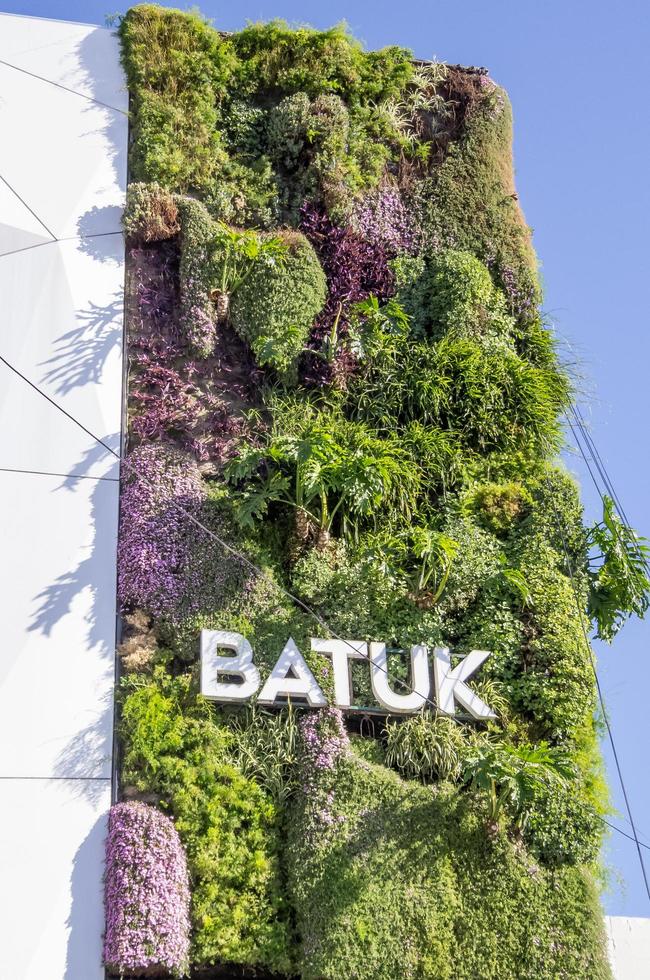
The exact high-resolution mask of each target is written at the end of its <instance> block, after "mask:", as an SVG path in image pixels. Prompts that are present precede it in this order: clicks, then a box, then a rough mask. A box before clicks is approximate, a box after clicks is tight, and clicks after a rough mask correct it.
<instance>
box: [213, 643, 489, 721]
mask: <svg viewBox="0 0 650 980" xmlns="http://www.w3.org/2000/svg"><path fill="white" fill-rule="evenodd" d="M311 649H312V651H314V652H315V653H319V654H322V655H323V656H325V657H328V658H329V659H331V662H332V673H333V679H334V704H335V705H336V706H337V707H339V708H342V709H344V710H345V709H348V710H354V708H353V704H352V698H353V690H352V679H351V676H350V662H351V661H352V660H365V661H367V662H368V666H369V670H370V681H371V684H372V690H373V694H374V696H375V698H376V699H377V701H378V703H379V704H380V705H381V707H382V708H383V709H384V710H385V711H386V712H388V713H389V714H414V713H415V712H417V711H420V709H421V708H423V707H424V705H425V704H427V703H428V702H429V701H430V700H431V699H435V703H436V707H437V709H438V711H440V712H441V713H442V714H445V715H453V714H455V713H456V707H457V706H459V707H460V708H461V709H463V710H464V711H466V712H467V713H468V714H470V715H471V716H472V717H473V718H476V719H478V720H481V721H485V720H487V719H489V718H495V717H496V715H495V713H494V712H493V711H492V709H491V708H490V707H489V705H487V704H485V702H484V701H482V700H481V699H480V698H479V697H478V695H477V694H475V693H474V691H473V690H472V689H471V687H469V685H468V684H467V680H468V679H469V678H470V677H471V675H472V674H474V673H475V672H476V670H478V668H479V667H480V666H481V664H482V663H483V662H484V661H485V660H486V659H487V657H489V656H490V654H489V652H488V651H487V650H472V651H471V653H468V654H467V655H466V656H464V657H463V658H462V659H461V660H460V662H459V663H457V664H456V666H454V667H452V664H451V653H450V651H449V648H448V647H434V648H433V649H429V647H427V646H425V645H424V644H418V645H417V646H413V647H411V671H410V676H411V687H412V690H410V691H409V692H408V693H406V694H399V693H397V692H395V691H394V690H393V689H392V687H391V682H390V678H389V675H388V661H387V651H386V644H385V643H366V642H365V641H363V640H319V639H315V638H314V639H312V640H311ZM432 678H433V680H432ZM260 688H261V690H260ZM258 692H259V693H258ZM201 694H203V695H204V697H206V698H209V699H210V700H212V701H219V702H224V703H229V704H241V703H243V702H246V701H248V700H249V699H250V698H253V697H255V696H256V695H257V702H258V704H264V705H279V704H281V703H283V702H285V701H286V700H287V699H291V700H293V701H300V702H301V703H304V704H307V705H309V706H310V707H312V708H320V707H324V706H325V705H326V704H328V699H327V698H326V696H325V694H324V693H323V690H322V689H321V687H320V685H319V684H318V681H317V680H316V678H315V677H314V675H313V673H312V671H311V670H310V668H309V666H308V664H307V662H306V661H305V658H304V657H303V655H302V654H301V652H300V650H299V649H298V647H297V646H296V644H295V642H294V641H293V639H291V637H290V638H289V639H288V641H287V643H286V644H285V647H284V649H283V650H282V653H281V654H280V656H279V657H278V659H277V661H276V663H275V666H274V667H273V670H272V671H271V673H270V674H269V676H268V677H267V678H266V680H265V682H264V684H263V685H262V679H261V677H260V672H259V670H258V669H257V667H256V666H255V663H254V661H253V648H252V647H251V644H250V643H249V641H248V640H247V639H246V638H245V637H244V636H242V635H241V633H231V632H229V631H227V630H202V631H201Z"/></svg>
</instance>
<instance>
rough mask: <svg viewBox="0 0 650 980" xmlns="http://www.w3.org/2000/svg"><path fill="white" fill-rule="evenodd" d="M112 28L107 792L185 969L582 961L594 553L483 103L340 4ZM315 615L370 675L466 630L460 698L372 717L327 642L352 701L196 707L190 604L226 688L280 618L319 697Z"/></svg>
mask: <svg viewBox="0 0 650 980" xmlns="http://www.w3.org/2000/svg"><path fill="white" fill-rule="evenodd" d="M119 33H120V37H121V43H122V52H123V61H124V67H125V70H126V74H127V79H128V84H129V90H130V95H131V143H130V178H131V184H130V188H129V196H128V203H127V210H126V214H125V230H126V233H127V240H128V245H129V279H128V309H129V404H128V407H129V438H128V450H129V455H128V458H127V460H126V463H125V465H124V468H123V481H124V482H123V490H122V510H121V539H120V553H119V598H120V602H121V605H122V609H123V614H124V634H123V639H122V643H121V646H120V649H119V654H120V660H121V669H122V680H121V685H120V722H119V731H120V738H121V750H120V760H121V762H120V765H121V770H120V786H121V794H122V798H123V799H126V800H128V799H137V800H142V801H145V802H148V803H151V804H154V805H155V806H157V807H159V808H160V809H162V810H163V811H164V812H165V813H166V814H168V815H169V816H171V817H172V818H173V821H174V823H175V826H176V829H177V831H178V834H179V836H180V840H181V841H182V844H183V846H184V848H185V851H186V854H187V860H188V866H189V873H190V881H191V893H192V895H191V920H192V934H191V960H192V963H193V966H194V968H195V969H196V970H198V971H199V974H200V975H202V976H210V975H214V976H233V975H237V976H247V975H249V972H250V976H265V975H267V974H273V975H283V976H296V977H303V978H312V980H316V978H319V980H325V978H327V980H343V978H345V980H348V978H355V980H362V978H363V980H366V978H367V980H371V978H372V980H388V978H407V977H411V978H431V980H433V978H452V977H453V978H455V980H497V978H498V980H510V978H512V980H514V978H518V980H522V978H531V980H532V978H535V980H544V978H547V980H559V978H567V980H568V978H575V980H584V978H586V977H589V978H590V980H597V978H603V980H604V978H607V977H609V976H610V973H609V967H608V965H607V959H606V955H605V947H604V938H603V926H602V916H601V911H600V907H599V902H598V895H597V889H596V886H595V881H596V880H597V878H598V875H599V872H598V866H597V860H598V852H599V847H600V843H601V835H602V826H603V825H602V819H601V817H602V814H603V813H604V812H605V808H606V793H605V792H604V787H603V781H602V777H601V764H600V759H599V755H598V750H597V735H596V729H595V722H594V712H595V692H594V676H593V671H592V667H591V664H590V653H589V650H588V647H587V645H586V643H585V634H584V632H583V631H584V628H585V626H587V627H589V621H588V612H589V613H590V614H593V615H594V616H596V618H597V612H594V608H595V607H594V603H593V597H592V593H593V585H594V575H593V571H591V572H590V568H591V566H590V565H589V562H588V547H589V541H590V539H589V534H588V532H587V531H586V529H585V528H584V527H583V524H582V515H581V506H580V501H579V497H578V492H577V489H576V486H575V484H574V482H573V480H572V479H571V477H570V476H569V475H568V473H567V472H566V471H565V469H564V468H563V467H562V465H561V463H560V462H559V459H558V453H559V451H560V449H561V446H562V431H561V425H560V416H561V414H562V412H563V409H564V408H565V406H566V404H567V402H568V399H569V398H570V395H571V390H570V389H571V386H570V380H569V378H568V377H567V375H566V373H565V371H564V370H563V368H562V366H561V364H560V362H559V360H558V355H557V352H556V349H555V342H554V337H553V335H552V333H551V332H549V331H548V330H547V329H546V328H545V326H544V323H543V321H542V318H541V314H540V309H539V304H540V300H541V296H540V290H539V283H538V279H537V271H536V261H535V256H534V254H533V251H532V248H531V244H530V235H529V231H528V229H527V227H526V225H525V223H524V221H523V219H522V215H521V212H520V210H519V206H518V203H517V198H516V194H515V193H514V188H513V182H512V159H511V111H510V105H509V102H508V99H507V96H506V94H505V93H504V91H503V90H502V89H500V88H499V87H498V86H497V85H496V84H495V83H494V82H493V81H492V80H491V79H490V77H489V76H488V75H487V74H486V73H485V72H484V70H482V69H471V68H460V67H457V66H447V65H443V64H437V63H431V64H430V63H421V62H417V61H414V60H413V58H412V55H411V53H410V52H408V51H406V50H403V49H401V48H397V47H389V48H385V49H383V50H381V51H376V52H366V51H365V50H364V49H363V48H362V46H361V45H360V44H358V43H357V42H356V41H355V40H354V38H352V37H351V36H350V34H349V33H348V32H347V30H346V29H345V28H344V27H335V28H332V29H331V30H328V31H323V32H319V31H315V30H311V29H308V28H299V29H290V28H289V27H287V25H285V24H283V23H280V22H272V23H269V24H255V25H251V26H249V27H247V28H245V29H244V30H243V31H241V32H239V33H237V34H233V35H221V34H219V33H218V32H217V31H216V30H215V29H214V28H213V27H212V26H211V25H210V24H208V23H207V22H205V21H204V20H203V19H201V17H200V16H198V15H195V14H186V13H180V12H178V11H173V10H167V9H162V8H159V7H156V6H152V5H143V6H138V7H134V8H133V9H132V10H130V11H129V12H128V13H127V14H126V15H125V17H124V18H123V19H122V20H121V23H120V26H119ZM240 556H244V557H245V559H247V561H242V559H241V557H240ZM601 572H602V569H601ZM600 584H601V586H602V588H601V592H600V596H601V600H603V597H605V596H606V592H607V589H606V583H605V584H604V582H603V580H602V574H601V583H600ZM610 591H611V589H610ZM612 603H613V604H614V605H615V602H614V599H613V598H612V599H611V602H610V606H611V605H612ZM309 610H313V611H314V612H315V613H316V614H317V616H318V617H319V622H316V620H315V618H314V616H313V615H312V614H311V612H310V611H309ZM323 624H327V627H328V628H329V629H331V630H332V631H333V632H335V633H336V634H338V635H342V636H350V637H354V638H356V639H362V640H367V641H371V640H375V641H385V642H386V643H388V644H389V646H390V648H391V649H392V650H393V651H394V653H392V654H391V656H390V658H389V667H390V671H391V676H392V678H393V680H392V683H393V685H394V687H395V690H396V691H399V690H402V689H403V688H404V686H408V683H409V678H408V672H407V663H408V658H405V657H404V655H403V652H400V651H404V650H407V649H408V648H409V646H410V645H411V644H415V643H424V644H427V645H428V646H429V647H434V646H449V647H450V648H451V649H452V651H453V653H454V654H458V655H464V654H466V653H467V652H469V651H470V650H473V649H484V650H489V651H491V656H490V658H489V659H488V660H487V661H486V663H485V665H484V666H483V668H482V669H481V671H480V673H478V674H477V675H476V678H475V679H474V680H473V681H472V685H473V686H474V688H475V690H476V691H477V693H478V694H479V695H480V696H481V697H483V698H484V699H485V700H486V701H487V702H488V703H489V704H490V705H491V706H492V707H493V708H494V709H495V710H496V712H497V715H498V717H497V719H496V720H493V721H490V722H489V723H487V724H478V723H471V722H470V721H468V720H464V719H455V720H454V719H450V718H446V717H442V716H440V715H437V714H436V712H435V710H433V709H431V710H424V711H423V712H421V713H420V714H419V715H417V716H414V717H412V718H409V719H397V718H393V719H391V718H387V717H385V716H383V715H381V714H380V713H374V712H373V710H372V709H373V707H374V708H376V707H377V706H376V703H375V702H374V700H373V695H372V691H371V688H370V684H369V675H368V667H367V665H366V664H363V663H355V664H354V666H353V681H354V687H355V701H356V703H357V704H359V705H362V706H364V707H365V708H367V711H366V713H365V715H364V716H361V720H360V716H359V715H358V714H357V715H349V716H347V717H343V718H342V717H341V715H340V713H338V712H337V711H336V710H334V709H331V708H328V709H321V710H318V711H305V710H301V709H300V708H298V707H295V706H294V707H293V708H291V709H287V710H284V711H278V712H272V711H269V710H264V709H262V708H261V707H255V706H254V705H253V706H250V707H248V708H234V707H230V708H226V707H223V706H222V707H219V706H216V705H214V704H212V703H210V702H208V701H206V700H205V699H203V698H202V697H201V696H200V695H199V693H198V684H197V660H198V642H199V634H200V630H201V629H203V628H212V629H228V630H234V631H237V632H240V633H242V634H244V635H245V636H246V637H247V638H249V639H250V641H251V643H252V645H253V647H254V650H255V656H256V662H257V663H258V665H259V666H260V669H261V671H262V675H263V676H264V674H265V672H267V671H268V670H269V669H270V667H271V666H272V664H273V663H274V662H275V660H276V658H277V656H278V655H279V653H280V651H281V649H282V647H283V645H284V643H285V642H286V640H287V638H288V637H289V636H292V637H293V638H294V640H295V641H296V643H297V645H298V647H299V649H300V650H301V651H302V652H303V654H304V656H305V658H306V659H307V661H308V663H309V664H310V666H311V668H312V670H313V672H314V674H315V676H316V677H317V678H318V680H319V683H321V685H322V687H323V689H324V690H325V691H326V692H328V693H330V694H331V691H332V678H331V661H328V659H327V658H326V657H323V656H321V655H319V654H316V653H312V652H310V646H309V637H310V636H314V635H315V636H325V635H326V634H325V631H324V625H323ZM400 685H401V687H400ZM202 971H203V972H202ZM211 971H213V973H212V972H211ZM247 971H249V972H247Z"/></svg>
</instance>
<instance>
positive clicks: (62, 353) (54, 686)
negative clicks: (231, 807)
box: [0, 15, 127, 980]
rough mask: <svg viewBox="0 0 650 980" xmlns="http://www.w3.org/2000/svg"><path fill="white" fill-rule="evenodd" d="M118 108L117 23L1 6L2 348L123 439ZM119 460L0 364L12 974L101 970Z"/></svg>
mask: <svg viewBox="0 0 650 980" xmlns="http://www.w3.org/2000/svg"><path fill="white" fill-rule="evenodd" d="M99 103H104V104H99ZM125 109H126V92H125V90H124V83H123V78H122V74H121V70H120V66H119V52H118V46H117V41H116V39H115V38H114V37H113V36H112V35H111V33H110V32H108V31H104V30H102V29H100V28H93V27H90V26H85V25H76V24H69V23H63V22H57V21H47V20H38V19H33V18H22V17H11V16H6V15H0V133H2V139H1V140H0V296H1V297H2V302H1V303H0V355H1V356H2V357H3V358H5V359H6V360H7V361H8V362H10V364H11V365H13V366H14V367H15V368H16V369H17V370H18V371H19V372H21V373H22V374H23V375H25V377H26V378H28V379H29V380H30V381H32V382H33V383H34V384H35V385H37V386H38V387H39V388H40V389H42V391H43V392H44V393H45V394H46V395H47V396H48V397H49V398H51V399H52V400H53V401H54V402H56V403H57V404H58V405H60V406H61V407H62V408H63V409H65V411H66V412H69V413H70V414H71V415H72V416H73V417H75V418H77V419H78V420H79V421H80V422H81V424H82V425H83V426H85V427H86V428H87V429H89V430H90V431H91V432H92V433H94V434H96V435H97V436H98V437H99V438H100V439H102V440H103V441H105V442H106V443H107V444H108V445H109V446H110V447H112V448H113V449H115V450H118V449H119V445H120V422H121V387H122V332H123V281H124V245H123V240H122V236H121V233H120V223H119V222H120V214H121V208H122V206H123V200H124V192H125V185H126V148H127V117H126V114H125V111H124V110H125ZM25 471H29V472H25ZM54 474H63V476H61V475H54ZM67 474H74V477H70V476H67ZM117 475H118V474H117V463H116V460H115V457H114V456H112V455H111V454H110V453H109V452H108V451H107V450H106V449H105V448H103V447H102V446H100V445H98V444H97V443H96V442H95V441H94V439H93V438H92V436H91V435H89V434H88V433H85V432H83V431H82V430H81V429H80V428H79V427H78V426H75V425H74V424H73V422H72V421H70V419H68V418H66V417H65V416H64V415H62V414H61V413H60V412H59V411H58V410H57V409H56V407H54V405H52V404H51V403H49V402H48V401H47V400H46V399H45V398H43V397H42V396H41V395H39V394H38V392H36V391H35V390H34V389H33V388H30V387H29V385H28V384H27V383H26V382H25V381H24V380H22V379H21V378H19V377H18V376H17V375H16V374H15V373H14V372H13V371H11V369H10V368H9V367H7V365H5V364H3V363H0V514H1V515H2V516H1V518H0V541H1V542H2V547H1V551H0V594H1V595H2V609H3V643H2V656H1V657H0V917H1V918H2V921H3V922H4V923H5V925H9V928H8V929H5V931H4V933H3V948H2V956H1V957H0V977H1V978H3V980H4V977H5V976H6V977H7V978H8V980H9V978H11V980H99V978H100V977H102V976H103V970H102V966H101V935H102V929H103V915H102V874H103V846H104V836H105V819H106V812H107V809H108V806H109V804H110V785H111V783H110V775H111V749H112V716H113V693H114V692H113V673H114V641H115V614H116V609H115V578H116V554H115V553H116V541H117V516H118V483H117Z"/></svg>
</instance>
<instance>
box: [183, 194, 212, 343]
mask: <svg viewBox="0 0 650 980" xmlns="http://www.w3.org/2000/svg"><path fill="white" fill-rule="evenodd" d="M178 213H179V217H180V226H181V250H180V253H181V261H180V276H179V279H180V287H181V288H180V296H179V300H180V304H179V320H180V324H181V328H182V331H183V334H184V338H185V340H186V342H187V344H188V346H189V349H190V352H191V353H192V354H194V355H198V356H199V357H209V356H210V354H211V353H212V351H213V349H214V343H215V337H216V329H217V325H216V313H215V309H214V304H213V303H212V300H211V299H210V289H211V286H212V283H213V279H214V269H213V265H212V262H211V251H212V241H213V239H214V235H215V224H214V222H213V220H212V218H211V217H210V215H209V214H208V212H207V211H206V209H205V207H204V206H203V205H202V204H201V202H200V201H195V200H193V199H192V198H189V197H183V198H179V199H178Z"/></svg>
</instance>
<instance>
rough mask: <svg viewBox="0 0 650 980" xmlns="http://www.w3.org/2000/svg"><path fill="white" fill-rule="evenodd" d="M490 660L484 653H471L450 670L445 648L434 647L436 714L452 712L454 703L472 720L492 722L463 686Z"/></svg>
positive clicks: (482, 705) (490, 714) (487, 710)
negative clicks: (485, 661)
mask: <svg viewBox="0 0 650 980" xmlns="http://www.w3.org/2000/svg"><path fill="white" fill-rule="evenodd" d="M489 656H490V654H489V652H488V651H487V650H472V652H471V653H468V654H467V656H466V657H463V659H462V660H461V662H460V663H459V664H458V665H457V666H456V667H454V669H453V670H452V668H451V656H450V654H449V648H448V647H436V648H435V650H434V651H433V676H434V680H435V685H436V701H437V703H438V710H439V711H441V712H442V713H443V714H445V715H453V714H455V712H456V701H458V703H459V704H460V705H461V706H462V707H463V708H465V710H466V711H469V713H470V715H472V717H473V718H479V719H482V720H485V719H486V718H496V715H495V714H494V712H493V711H492V709H491V708H489V707H488V706H487V704H486V703H485V702H484V701H481V699H480V698H479V697H478V695H477V694H475V693H474V691H472V689H471V688H469V687H468V686H467V684H466V683H465V681H466V680H467V678H468V677H469V676H470V675H471V674H473V673H474V671H475V670H478V668H479V667H480V666H481V664H482V663H483V661H484V660H486V659H487V658H488V657H489Z"/></svg>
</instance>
